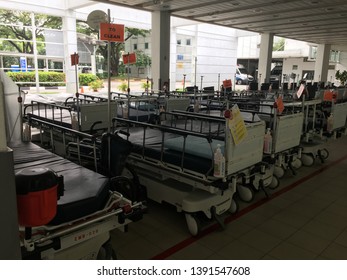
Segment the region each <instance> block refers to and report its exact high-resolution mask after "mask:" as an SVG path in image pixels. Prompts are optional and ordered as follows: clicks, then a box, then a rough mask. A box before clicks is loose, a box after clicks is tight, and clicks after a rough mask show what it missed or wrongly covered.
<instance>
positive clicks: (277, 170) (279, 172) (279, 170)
mask: <svg viewBox="0 0 347 280" xmlns="http://www.w3.org/2000/svg"><path fill="white" fill-rule="evenodd" d="M274 174H275V175H276V176H277V178H282V177H283V176H284V168H283V167H282V166H275V169H274Z"/></svg>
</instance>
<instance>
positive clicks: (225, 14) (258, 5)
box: [96, 0, 347, 46]
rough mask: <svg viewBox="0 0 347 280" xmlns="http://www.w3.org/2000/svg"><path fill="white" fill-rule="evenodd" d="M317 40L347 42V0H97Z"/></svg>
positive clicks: (319, 41) (305, 39) (304, 39)
mask: <svg viewBox="0 0 347 280" xmlns="http://www.w3.org/2000/svg"><path fill="white" fill-rule="evenodd" d="M96 1H97V2H103V3H108V4H115V5H120V6H125V7H130V8H135V9H140V10H145V11H168V12H170V13H171V15H172V16H175V17H180V18H185V19H191V20H196V21H200V22H205V23H210V24H217V25H221V26H226V27H232V28H237V29H241V30H248V31H253V32H258V33H274V35H276V36H280V37H285V38H291V39H296V40H301V41H306V42H311V43H317V44H331V45H339V46H346V45H347V0H96Z"/></svg>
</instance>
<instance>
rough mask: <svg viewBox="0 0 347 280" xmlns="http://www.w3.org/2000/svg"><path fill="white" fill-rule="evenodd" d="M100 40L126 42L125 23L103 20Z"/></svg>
mask: <svg viewBox="0 0 347 280" xmlns="http://www.w3.org/2000/svg"><path fill="white" fill-rule="evenodd" d="M100 40H103V41H109V42H124V25H123V24H113V23H105V22H101V23H100Z"/></svg>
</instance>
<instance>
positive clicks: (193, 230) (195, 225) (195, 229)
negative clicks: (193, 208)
mask: <svg viewBox="0 0 347 280" xmlns="http://www.w3.org/2000/svg"><path fill="white" fill-rule="evenodd" d="M185 216H186V222H187V226H188V229H189V232H190V234H191V235H193V236H196V235H198V233H199V232H200V229H201V225H200V221H199V220H198V218H197V217H196V215H194V214H189V213H186V214H185Z"/></svg>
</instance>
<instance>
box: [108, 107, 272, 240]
mask: <svg viewBox="0 0 347 280" xmlns="http://www.w3.org/2000/svg"><path fill="white" fill-rule="evenodd" d="M166 114H167V113H166ZM171 117H172V116H171ZM171 119H172V118H171ZM114 121H115V122H117V125H118V126H119V125H121V123H122V124H123V125H126V126H127V128H123V129H124V130H127V132H128V133H129V138H128V139H129V141H130V142H132V143H133V145H134V149H133V151H132V153H131V154H130V155H129V157H128V159H127V162H128V163H129V164H130V165H131V166H132V168H133V170H134V171H135V172H136V175H137V176H138V177H139V181H140V183H141V185H143V186H145V187H146V189H147V196H148V198H150V199H152V200H154V201H157V202H159V203H162V202H166V203H169V204H171V205H174V206H175V207H176V209H177V211H178V212H184V213H185V217H186V221H187V225H188V229H189V231H190V233H191V234H192V235H196V234H198V232H199V231H200V229H201V217H203V218H204V219H206V218H207V219H208V220H212V219H216V220H217V221H218V222H219V223H220V224H221V225H222V226H223V222H221V221H220V219H219V217H220V215H221V214H223V213H225V212H226V211H228V210H230V211H231V212H234V211H236V208H237V204H236V201H235V200H234V197H233V196H234V194H235V192H236V189H237V187H238V184H239V183H240V181H241V182H243V183H244V184H248V183H254V184H255V185H257V184H259V185H263V186H264V185H266V184H269V182H271V180H272V178H271V177H272V176H271V172H267V171H266V170H265V169H266V168H265V167H264V168H262V167H263V166H261V164H259V163H260V162H261V161H262V154H263V140H264V130H265V124H264V122H257V123H249V124H247V129H248V136H247V137H246V139H245V140H244V141H243V142H242V143H241V144H239V145H237V146H236V145H235V144H234V142H233V140H232V136H231V134H230V132H229V131H228V130H225V127H226V121H225V119H222V120H221V119H220V118H219V119H218V122H222V123H223V125H222V129H223V130H224V135H218V133H215V132H214V131H213V132H212V131H211V132H210V133H206V131H203V132H196V131H191V130H190V131H189V130H187V129H182V127H178V126H176V127H169V126H168V125H150V124H144V123H140V122H133V121H130V120H124V119H120V118H115V119H114ZM169 122H171V120H170V121H169ZM217 125H218V124H217ZM225 131H227V132H225ZM217 145H221V147H222V150H223V154H224V156H225V159H226V161H225V174H224V175H223V176H222V177H220V178H219V177H215V176H214V167H215V165H214V158H213V154H214V151H215V149H216V147H217ZM258 168H259V169H261V171H259V172H256V173H257V174H255V172H254V170H255V169H258ZM247 190H249V189H247ZM251 195H252V194H251Z"/></svg>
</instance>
